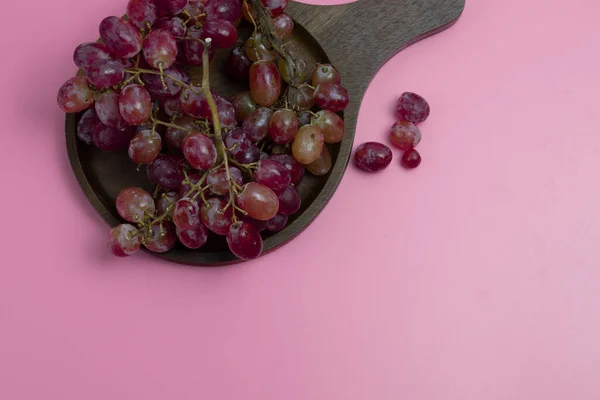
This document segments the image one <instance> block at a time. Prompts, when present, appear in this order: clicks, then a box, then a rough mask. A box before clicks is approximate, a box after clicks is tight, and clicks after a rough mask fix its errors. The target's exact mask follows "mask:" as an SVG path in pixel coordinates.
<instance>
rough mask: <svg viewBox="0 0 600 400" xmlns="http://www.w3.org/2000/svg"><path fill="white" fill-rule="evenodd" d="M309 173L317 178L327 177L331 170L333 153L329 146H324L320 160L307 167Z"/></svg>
mask: <svg viewBox="0 0 600 400" xmlns="http://www.w3.org/2000/svg"><path fill="white" fill-rule="evenodd" d="M306 169H307V170H308V172H310V173H311V174H313V175H315V176H323V175H327V174H328V173H329V171H330V170H331V153H329V149H328V148H327V146H323V151H322V152H321V155H320V156H319V158H317V159H316V160H315V161H313V162H312V163H310V164H308V165H307V166H306Z"/></svg>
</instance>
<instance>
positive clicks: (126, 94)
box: [119, 85, 152, 125]
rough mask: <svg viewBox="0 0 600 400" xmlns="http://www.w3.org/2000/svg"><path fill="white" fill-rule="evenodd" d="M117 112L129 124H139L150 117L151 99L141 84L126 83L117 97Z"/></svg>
mask: <svg viewBox="0 0 600 400" xmlns="http://www.w3.org/2000/svg"><path fill="white" fill-rule="evenodd" d="M119 112H120V113H121V116H122V117H123V119H124V120H125V122H126V123H128V124H129V125H141V124H143V123H144V122H147V121H148V120H149V119H150V114H151V113H152V99H151V98H150V93H148V91H147V90H146V88H145V87H143V86H141V85H127V86H125V87H124V88H123V90H122V91H121V96H120V97H119Z"/></svg>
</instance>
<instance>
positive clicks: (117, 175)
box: [66, 0, 465, 266]
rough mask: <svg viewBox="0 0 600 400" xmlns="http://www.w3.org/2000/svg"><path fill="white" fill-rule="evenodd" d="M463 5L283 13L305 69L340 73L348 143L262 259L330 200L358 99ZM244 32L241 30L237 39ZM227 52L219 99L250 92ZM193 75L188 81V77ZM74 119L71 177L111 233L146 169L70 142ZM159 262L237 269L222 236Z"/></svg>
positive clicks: (372, 0) (412, 3)
mask: <svg viewBox="0 0 600 400" xmlns="http://www.w3.org/2000/svg"><path fill="white" fill-rule="evenodd" d="M464 5H465V0H358V1H355V2H353V3H349V4H344V5H337V6H315V5H308V4H303V3H297V2H291V3H290V5H289V6H288V8H286V13H287V14H289V15H290V16H291V17H292V18H293V19H294V20H295V22H296V25H295V28H294V33H293V35H292V38H291V40H290V42H291V45H292V46H294V47H295V49H296V50H297V51H298V53H299V54H300V55H301V56H302V57H303V58H304V59H305V60H306V61H307V64H308V65H309V67H312V66H313V65H314V64H316V63H318V62H322V63H323V62H331V63H332V64H334V65H335V66H336V67H337V68H338V69H339V70H340V72H341V75H342V84H343V85H344V87H346V88H347V89H348V91H349V93H350V104H349V106H348V108H347V109H346V110H345V111H344V113H343V118H344V120H345V123H346V136H345V138H344V140H343V141H342V142H341V143H339V144H336V145H333V146H330V152H331V156H332V161H333V167H332V169H331V171H330V172H329V174H327V175H326V176H322V177H314V176H310V175H309V174H307V176H306V177H305V179H304V180H303V182H302V184H301V185H300V187H299V188H298V189H299V192H300V194H301V196H302V208H301V209H300V211H299V213H298V214H296V215H295V216H293V217H291V218H290V222H289V224H288V226H287V227H286V228H285V229H284V230H283V231H281V232H279V233H277V234H272V235H265V236H264V252H263V254H266V253H268V252H270V251H273V250H275V249H277V248H278V247H280V246H282V245H283V244H285V243H287V242H288V241H290V240H292V239H293V238H294V237H296V236H297V235H298V234H299V233H300V232H302V231H303V230H304V229H305V228H306V227H307V226H308V225H309V224H310V223H311V222H312V221H313V220H314V219H315V218H316V217H317V215H318V214H319V213H320V211H321V210H323V208H324V207H325V206H326V204H327V203H328V201H329V200H330V199H331V197H332V196H333V193H334V192H335V190H336V188H337V186H338V184H339V182H340V181H341V179H342V176H343V174H344V171H345V169H346V167H347V164H348V160H349V158H350V154H351V152H352V148H353V143H354V134H355V129H356V120H357V117H358V110H359V107H360V103H361V101H362V98H363V95H364V93H365V91H366V89H367V87H368V85H369V83H370V82H371V80H372V78H373V76H374V75H375V73H376V72H377V71H378V70H379V68H380V67H381V66H382V65H383V64H384V63H385V62H386V61H387V60H388V59H389V58H391V57H392V56H393V55H394V54H396V53H398V52H399V51H400V50H402V49H404V48H406V47H407V46H409V45H411V44H413V43H415V42H417V41H419V40H421V39H423V38H425V37H428V36H431V35H433V34H435V33H437V32H440V31H442V30H444V29H446V28H448V27H449V26H451V25H452V24H453V23H454V22H455V21H456V20H457V19H458V17H459V16H460V14H461V13H462V11H463V9H464ZM249 34H250V32H249V31H248V32H245V31H244V30H243V29H242V31H241V33H240V35H241V38H243V37H244V35H246V37H247V36H248V35H249ZM227 54H228V52H221V53H218V54H217V55H216V56H215V59H214V60H213V62H212V65H211V87H212V88H214V89H215V91H216V92H217V93H218V94H220V95H223V96H227V97H228V96H230V95H232V94H234V93H237V92H240V91H243V90H248V89H247V86H244V85H241V84H239V83H233V82H230V81H229V80H228V79H227V78H226V76H225V74H224V71H223V68H219V67H218V66H219V65H223V63H224V61H225V59H226V58H227ZM194 75H195V74H194V72H193V71H192V78H194ZM79 117H80V115H73V114H68V115H67V120H66V134H67V149H68V153H69V159H70V161H71V165H72V167H73V170H74V172H75V176H76V177H77V180H78V182H79V184H80V186H81V187H82V189H83V191H84V193H85V194H86V196H87V197H88V199H89V201H90V202H91V203H92V205H93V206H94V208H95V209H96V210H97V211H98V212H99V213H100V215H101V216H102V217H103V218H104V219H105V220H106V222H107V223H108V224H109V225H111V226H115V225H117V224H119V223H121V220H120V217H119V215H118V213H117V211H116V209H115V205H114V204H115V199H116V197H117V195H118V193H119V192H120V191H121V190H122V189H124V188H126V187H130V186H140V187H142V188H145V189H146V190H148V191H150V192H152V190H153V187H152V185H151V184H150V182H149V181H148V179H147V176H146V172H145V170H144V168H142V169H141V170H140V171H137V170H136V168H135V165H134V164H133V163H132V161H131V160H130V159H129V158H128V157H127V153H126V151H122V152H114V153H103V152H101V151H100V150H98V149H96V148H94V147H93V146H86V145H84V144H82V143H81V142H79V141H78V140H77V138H76V126H77V122H78V120H79ZM157 256H159V257H161V258H164V259H166V260H169V261H173V262H177V263H182V264H188V265H195V266H220V265H226V264H232V263H236V262H239V260H237V259H236V258H235V256H233V254H231V252H230V251H229V250H228V248H227V245H226V243H225V240H224V239H223V238H222V237H217V236H215V235H212V234H211V235H210V236H209V240H208V243H207V244H206V245H205V246H204V247H203V248H202V249H200V250H188V249H185V248H184V247H183V246H181V245H178V246H177V247H176V248H174V249H173V250H171V251H169V252H167V253H165V254H158V255H157Z"/></svg>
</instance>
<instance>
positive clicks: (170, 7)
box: [154, 0, 188, 16]
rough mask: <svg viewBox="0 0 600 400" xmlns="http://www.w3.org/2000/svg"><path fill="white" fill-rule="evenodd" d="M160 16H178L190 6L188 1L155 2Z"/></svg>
mask: <svg viewBox="0 0 600 400" xmlns="http://www.w3.org/2000/svg"><path fill="white" fill-rule="evenodd" d="M154 3H155V4H156V9H157V10H158V13H159V15H161V16H164V15H177V14H179V13H180V12H182V11H183V10H184V9H185V8H186V7H187V5H188V0H154Z"/></svg>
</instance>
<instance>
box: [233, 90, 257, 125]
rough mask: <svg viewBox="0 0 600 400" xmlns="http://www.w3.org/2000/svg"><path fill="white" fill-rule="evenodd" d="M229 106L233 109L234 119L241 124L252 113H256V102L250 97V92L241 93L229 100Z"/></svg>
mask: <svg viewBox="0 0 600 400" xmlns="http://www.w3.org/2000/svg"><path fill="white" fill-rule="evenodd" d="M231 104H233V108H234V109H235V119H236V120H237V121H238V122H243V121H245V120H246V118H248V117H249V116H250V115H251V114H252V113H253V112H254V111H256V102H255V101H254V99H253V98H252V96H251V95H250V92H241V93H238V94H236V95H235V96H233V97H232V98H231Z"/></svg>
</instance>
